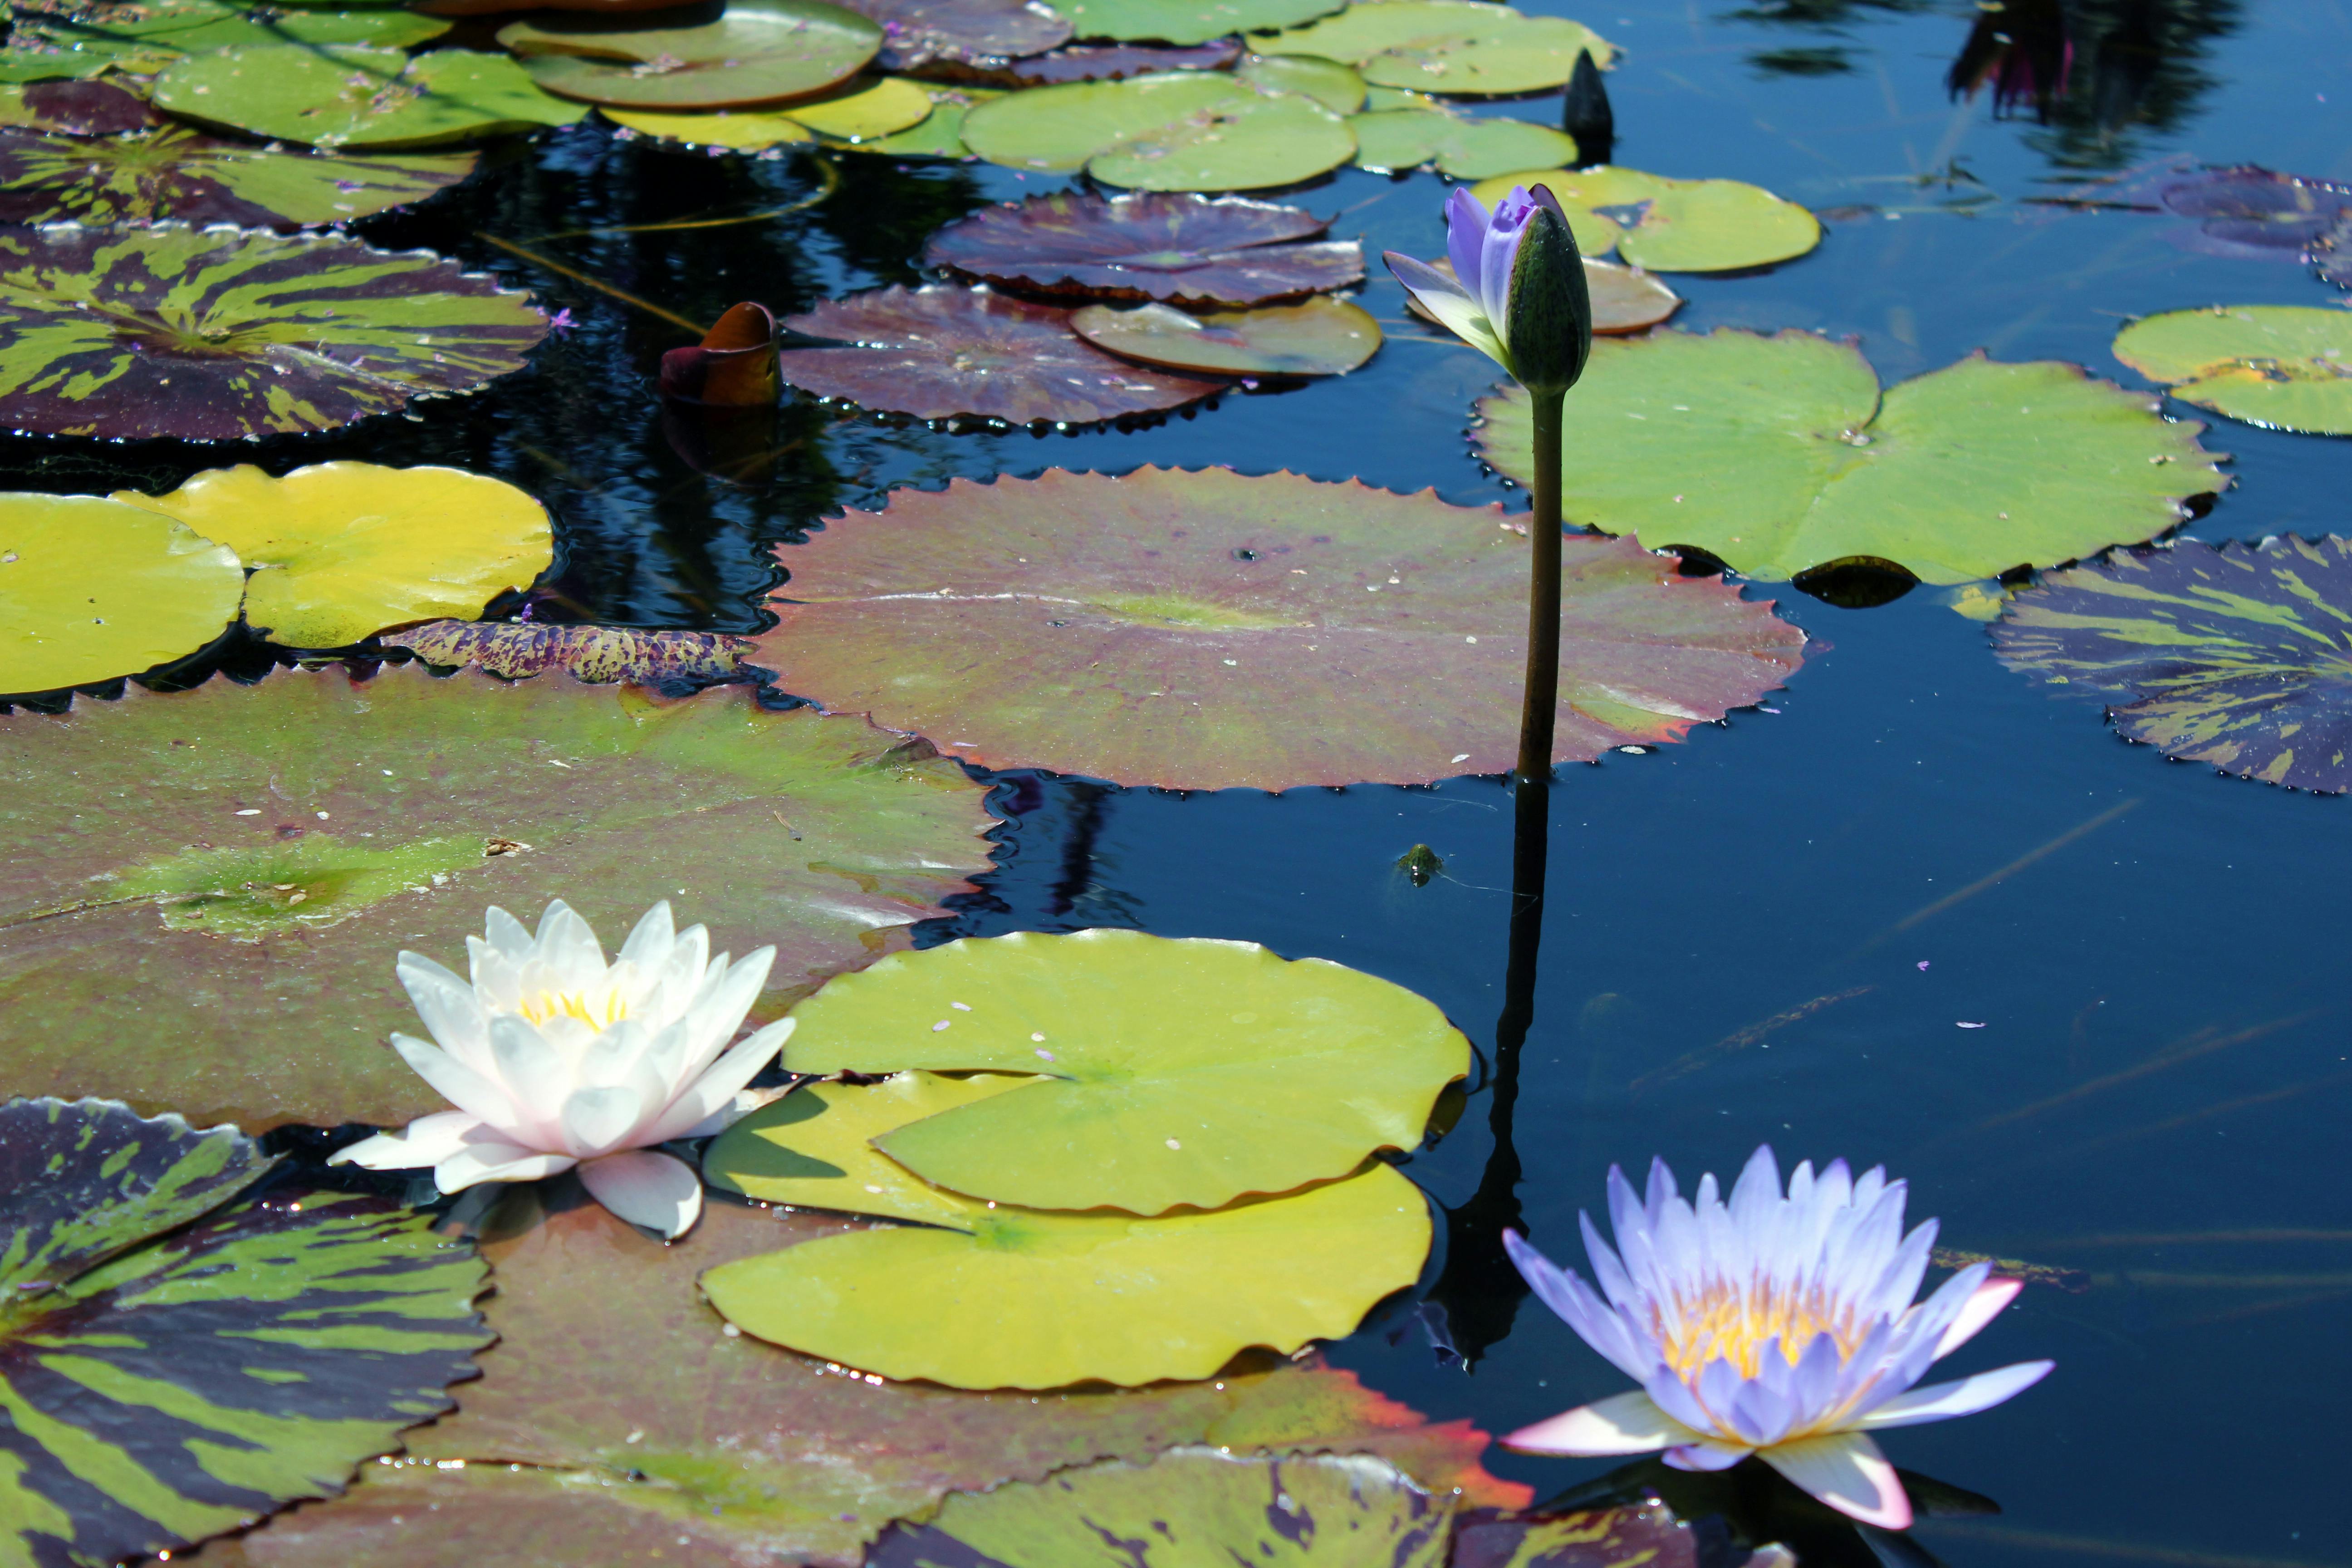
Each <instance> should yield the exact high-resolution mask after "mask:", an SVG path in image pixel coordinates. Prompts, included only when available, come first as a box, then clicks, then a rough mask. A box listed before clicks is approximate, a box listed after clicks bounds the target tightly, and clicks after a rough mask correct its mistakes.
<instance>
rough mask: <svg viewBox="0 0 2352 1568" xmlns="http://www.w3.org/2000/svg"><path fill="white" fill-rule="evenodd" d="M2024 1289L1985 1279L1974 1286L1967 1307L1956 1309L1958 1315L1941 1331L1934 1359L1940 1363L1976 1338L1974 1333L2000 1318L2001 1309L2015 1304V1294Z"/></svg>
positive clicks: (2015, 1281) (2021, 1282)
mask: <svg viewBox="0 0 2352 1568" xmlns="http://www.w3.org/2000/svg"><path fill="white" fill-rule="evenodd" d="M2022 1289H2025V1281H2024V1280H2022V1279H1988V1280H1986V1281H1985V1282H1984V1283H1983V1284H1981V1285H1979V1286H1978V1287H1977V1289H1976V1293H1975V1294H1974V1295H1972V1296H1970V1297H1969V1302H1968V1305H1967V1306H1965V1307H1962V1308H1961V1309H1960V1315H1959V1316H1958V1317H1957V1318H1954V1319H1953V1320H1952V1323H1951V1327H1949V1328H1948V1329H1946V1330H1945V1331H1944V1337H1943V1338H1942V1339H1940V1340H1937V1342H1936V1359H1937V1360H1938V1361H1941V1360H1942V1359H1943V1358H1944V1357H1946V1356H1948V1355H1949V1354H1951V1353H1952V1352H1954V1351H1956V1350H1958V1349H1959V1348H1960V1347H1961V1346H1962V1345H1964V1344H1966V1343H1968V1342H1969V1341H1970V1340H1972V1339H1974V1338H1976V1337H1977V1333H1978V1331H1979V1330H1981V1329H1982V1328H1983V1327H1984V1326H1985V1325H1986V1324H1987V1323H1990V1322H1991V1321H1993V1320H1994V1319H1995V1318H1998V1317H2000V1313H2001V1309H2002V1308H2004V1307H2006V1306H2008V1305H2009V1304H2010V1303H2011V1301H2014V1300H2017V1293H2018V1292H2019V1291H2020V1290H2022Z"/></svg>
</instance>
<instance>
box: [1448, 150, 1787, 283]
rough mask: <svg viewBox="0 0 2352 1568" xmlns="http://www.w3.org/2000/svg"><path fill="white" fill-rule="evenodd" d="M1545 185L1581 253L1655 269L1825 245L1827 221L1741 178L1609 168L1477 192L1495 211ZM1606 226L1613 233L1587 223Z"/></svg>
mask: <svg viewBox="0 0 2352 1568" xmlns="http://www.w3.org/2000/svg"><path fill="white" fill-rule="evenodd" d="M1537 184H1544V185H1548V186H1549V187H1550V189H1551V194H1552V195H1555V196H1557V197H1559V201H1560V203H1561V205H1563V206H1564V207H1565V208H1566V209H1567V211H1568V214H1569V222H1570V226H1571V227H1573V228H1574V229H1575V231H1576V243H1577V247H1578V248H1579V249H1580V250H1582V251H1584V252H1585V253H1586V254H1587V255H1599V254H1601V252H1603V251H1606V250H1608V249H1609V248H1610V245H1611V244H1613V245H1614V246H1615V247H1616V249H1617V254H1618V255H1619V256H1620V257H1622V258H1623V259H1624V260H1625V261H1627V262H1628V263H1630V264H1631V265H1633V266H1635V267H1641V268H1648V269H1649V270H1650V271H1653V272H1729V271H1736V270H1738V269H1739V268H1748V267H1767V266H1769V265H1771V264H1772V263H1773V262H1776V261H1786V260H1788V259H1790V258H1791V257H1797V256H1802V255H1804V254H1805V253H1806V252H1807V251H1809V250H1811V249H1812V248H1813V247H1815V246H1817V245H1819V244H1820V243H1821V242H1822V226H1821V222H1820V220H1819V219H1817V218H1815V217H1814V216H1813V215H1812V214H1811V213H1810V212H1807V211H1806V210H1805V209H1804V208H1803V207H1801V206H1799V205H1797V204H1796V203H1794V202H1789V201H1783V200H1781V199H1780V197H1779V196H1776V195H1773V194H1772V193H1771V192H1769V191H1768V190H1765V189H1763V188H1762V187H1761V186H1759V185H1750V184H1742V183H1741V182H1739V181H1738V180H1672V179H1668V178H1666V177H1665V176H1664V175H1663V174H1643V172H1642V171H1641V170H1639V169H1621V168H1615V167H1609V166H1603V167H1600V168H1592V169H1523V170H1521V171H1519V172H1518V173H1516V174H1498V175H1496V176H1495V177H1494V178H1493V179H1489V180H1483V181H1481V182H1480V183H1479V184H1476V185H1474V186H1472V187H1471V191H1472V194H1473V195H1475V196H1476V197H1477V198H1478V199H1479V200H1480V201H1482V202H1485V203H1486V205H1488V206H1492V205H1495V204H1496V202H1498V201H1500V200H1501V199H1502V198H1503V197H1505V196H1507V195H1510V193H1511V187H1513V186H1514V185H1523V186H1527V187H1529V188H1532V187H1534V186H1535V185H1537ZM1607 214H1615V215H1617V216H1616V217H1615V218H1613V219H1612V218H1610V217H1608V216H1606V215H1607ZM1636 214H1638V215H1639V216H1638V217H1636V216H1634V215H1636ZM1604 222H1605V223H1608V224H1609V225H1610V228H1611V230H1613V231H1614V232H1613V233H1612V232H1607V231H1603V230H1601V229H1600V228H1599V227H1597V225H1599V224H1601V223H1604ZM1588 224H1591V225H1595V226H1594V227H1591V228H1588V226H1587V225H1588ZM1604 238H1605V239H1606V240H1607V243H1602V242H1601V241H1602V240H1603V239H1604Z"/></svg>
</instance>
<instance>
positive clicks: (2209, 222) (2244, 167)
mask: <svg viewBox="0 0 2352 1568" xmlns="http://www.w3.org/2000/svg"><path fill="white" fill-rule="evenodd" d="M2157 195H2158V200H2160V201H2161V202H2163V204H2164V206H2165V210H2166V211H2168V212H2172V213H2178V214H2179V216H2182V217H2189V218H2196V219H2198V220H2199V222H2198V226H2197V228H2196V230H2195V232H2194V233H2193V234H2192V235H2191V236H2189V237H2188V238H2187V240H2186V241H2185V243H2186V244H2187V245H2188V246H2189V248H2190V249H2193V250H2200V251H2204V252H2206V253H2207V254H2210V255H2214V256H2234V257H2244V258H2252V259H2264V258H2269V259H2276V260H2282V261H2293V260H2295V259H2297V258H2300V257H2301V256H2302V255H2303V254H2304V252H2305V251H2306V250H2309V249H2310V248H2311V247H2312V246H2313V245H2314V244H2315V242H2316V241H2317V240H2318V239H2319V237H2321V236H2322V235H2324V234H2326V232H2327V231H2328V229H2329V228H2330V227H2331V226H2334V224H2335V222H2336V218H2337V217H2338V216H2341V215H2343V214H2344V213H2346V212H2347V211H2352V185H2343V184H2336V182H2334V181H2332V180H2310V179H2305V178H2304V177H2303V176H2302V175H2300V174H2279V173H2277V172H2276V171H2274V170H2271V169H2264V168H2260V167H2258V166H2256V165H2254V164H2252V163H2242V164H2238V165H2236V166H2234V167H2231V168H2226V169H2200V170H2199V171H2197V172H2196V173H2195V174H2184V175H2182V176H2180V177H2179V178H2178V179H2173V180H2168V181H2166V182H2165V183H2164V184H2162V185H2161V186H2159V187H2158V192H2157Z"/></svg>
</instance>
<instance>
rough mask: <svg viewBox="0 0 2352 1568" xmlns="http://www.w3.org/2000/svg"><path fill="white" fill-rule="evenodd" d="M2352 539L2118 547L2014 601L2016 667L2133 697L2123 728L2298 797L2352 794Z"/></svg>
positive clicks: (2119, 712)
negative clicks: (2351, 628)
mask: <svg viewBox="0 0 2352 1568" xmlns="http://www.w3.org/2000/svg"><path fill="white" fill-rule="evenodd" d="M2347 624H2352V542H2347V541H2346V540H2343V539H2340V538H2338V537H2336V535H2334V534H2329V535H2327V536H2326V537H2325V538H2322V539H2316V540H2304V539H2296V538H2293V537H2289V538H2284V539H2268V540H2264V541H2263V542H2261V543H2259V544H2250V543H2246V542H2242V541H2235V540H2233V541H2230V542H2225V543H2222V544H2219V545H2213V544H2204V543H2200V542H2197V541H2194V540H2183V541H2182V542H2179V544H2176V545H2174V546H2172V547H2171V548H2170V549H2166V550H2133V551H2122V552H2117V553H2116V554H2115V555H2114V556H2113V557H2111V558H2110V559H2108V560H2106V561H2103V562H2097V563H2090V564H2086V565H2083V566H2078V567H2075V568H2074V570H2072V571H2067V572H2053V573H2051V574H2047V575H2045V576H2044V577H2043V578H2042V580H2041V582H2039V583H2037V584H2034V585H2033V586H2032V587H2031V588H2028V589H2026V590H2025V591H2024V592H2023V593H2021V594H2019V595H2017V597H2016V598H2015V599H2013V600H2012V601H2011V603H2010V605H2009V606H2008V608H2007V613H2006V614H2004V615H2003V616H2001V618H2000V621H1999V623H1998V624H1996V625H1995V626H1994V627H1993V647H1995V649H1997V650H1998V651H1999V652H2000V657H2001V659H2002V661H2003V662H2004V663H2006V664H2007V665H2009V667H2010V668H2012V669H2022V670H2028V671H2031V672H2033V673H2035V674H2039V675H2042V676H2043V677H2045V678H2046V679H2050V680H2052V681H2055V682H2060V683H2063V684H2072V685H2077V686H2087V687H2090V688H2092V689H2096V690H2105V691H2117V692H2125V693H2128V694H2129V700H2126V701H2125V702H2121V703H2118V704H2116V706H2114V707H2112V708H2110V709H2108V710H2107V714H2108V717H2109V718H2111V719H2113V720H2114V721H2115V723H2116V729H2117V730H2118V731H2121V732H2122V733H2123V735H2124V736H2125V737H2126V739H2128V740H2133V741H2138V742H2144V743H2146V744H2147V745H2151V746H2154V747H2156V748H2157V750H2158V751H2160V752H2163V753H2164V754H2165V755H2166V756H2168V757H2174V758H2179V759H2182V760H2185V761H2189V762H2200V763H2212V764H2213V765H2214V766H2215V767H2217V768H2220V769H2221V771H2222V772H2223V773H2235V774H2237V775H2239V776H2240V777H2242V778H2252V779H2261V780H2262V781H2263V782H2264V783H2265V784H2285V785H2287V786H2289V787H2291V788H2294V789H2308V790H2317V791H2320V792H2323V793H2326V794H2330V795H2335V794H2341V793H2342V792H2343V791H2345V790H2347V789H2352V645H2347V638H2346V636H2345V630H2344V628H2345V626H2347Z"/></svg>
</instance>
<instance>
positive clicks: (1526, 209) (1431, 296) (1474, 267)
mask: <svg viewBox="0 0 2352 1568" xmlns="http://www.w3.org/2000/svg"><path fill="white" fill-rule="evenodd" d="M1546 205H1549V207H1550V209H1551V211H1552V212H1554V213H1555V214H1557V213H1558V212H1559V204H1558V203H1557V202H1550V201H1549V193H1545V194H1544V196H1543V197H1540V198H1539V197H1538V196H1531V195H1528V193H1527V191H1526V190H1525V189H1523V188H1520V187H1517V186H1514V187H1513V188H1512V191H1511V194H1510V195H1507V196H1505V197H1504V198H1503V199H1502V200H1501V201H1500V202H1498V203H1496V205H1495V210H1494V211H1493V212H1491V213H1490V212H1488V211H1487V210H1486V205H1485V204H1484V203H1482V202H1480V201H1479V200H1478V198H1477V197H1476V196H1474V195H1471V194H1470V193H1469V192H1468V191H1467V190H1456V191H1455V192H1454V194H1453V195H1452V196H1450V197H1448V198H1447V200H1446V203H1445V254H1446V259H1447V261H1448V262H1449V263H1450V264H1451V265H1452V267H1453V269H1454V276H1453V277H1452V278H1448V277H1446V275H1445V274H1444V273H1443V272H1441V271H1439V270H1438V269H1437V268H1434V267H1431V266H1429V265H1427V264H1426V263H1424V262H1421V261H1416V260H1414V259H1413V258H1411V257H1409V256H1402V255H1399V254H1398V253H1397V252H1395V251H1390V252H1389V253H1388V254H1387V256H1386V258H1385V259H1386V260H1387V262H1388V264H1389V270H1390V271H1391V272H1393V273H1395V274H1396V276H1397V279H1398V281H1400V282H1402V284H1403V285H1404V286H1405V287H1406V289H1410V290H1411V291H1412V295H1413V298H1414V299H1416V300H1419V301H1420V302H1421V305H1422V307H1423V309H1424V310H1428V311H1429V313H1430V314H1431V315H1433V316H1434V317H1436V318H1437V319H1438V320H1439V321H1442V322H1444V324H1445V325H1446V327H1448V328H1449V329H1451V330H1452V331H1454V334H1455V335H1456V336H1458V337H1460V338H1461V339H1462V340H1463V341H1464V342H1467V343H1469V344H1470V345H1471V346H1472V347H1473V348H1475V349H1477V350H1478V351H1480V352H1481V353H1485V354H1486V356H1487V357H1488V358H1490V359H1492V360H1494V361H1495V363H1497V364H1499V365H1501V366H1502V367H1503V368H1504V369H1505V370H1507V371H1509V372H1510V373H1511V374H1513V375H1515V376H1520V367H1519V365H1518V363H1517V356H1516V355H1514V354H1513V353H1512V352H1511V345H1510V326H1511V321H1512V310H1511V294H1512V287H1513V282H1514V279H1517V278H1518V277H1519V274H1520V271H1521V268H1520V267H1519V265H1518V263H1519V250H1520V247H1521V246H1522V244H1523V243H1524V242H1525V241H1526V239H1527V237H1528V233H1529V225H1530V224H1531V223H1532V222H1533V221H1534V219H1535V216H1536V214H1537V212H1538V210H1539V209H1541V208H1543V207H1544V206H1546ZM1562 228H1563V230H1564V229H1565V221H1564V220H1563V223H1562ZM1568 250H1569V253H1570V262H1571V264H1572V265H1571V272H1570V274H1562V275H1561V276H1559V277H1554V276H1553V274H1555V273H1558V272H1559V270H1560V269H1559V268H1558V267H1556V266H1547V267H1545V268H1540V269H1538V270H1539V271H1540V273H1541V279H1540V281H1539V282H1538V281H1537V280H1536V279H1532V278H1531V279H1529V280H1528V281H1525V282H1522V283H1520V285H1519V287H1520V288H1521V289H1522V290H1523V291H1524V290H1525V289H1528V288H1530V287H1536V288H1539V289H1543V290H1545V291H1547V292H1550V291H1557V292H1558V293H1559V296H1560V297H1559V300H1557V301H1548V304H1549V305H1551V306H1555V307H1556V308H1547V309H1543V310H1540V312H1539V314H1540V315H1541V317H1542V318H1543V319H1544V320H1545V321H1547V322H1548V323H1549V322H1553V321H1557V322H1559V323H1563V324H1565V323H1572V322H1573V321H1577V320H1579V319H1580V320H1581V321H1584V322H1586V323H1587V327H1586V331H1587V332H1588V333H1589V331H1590V326H1589V323H1590V321H1591V305H1590V303H1589V302H1588V301H1587V299H1586V294H1585V289H1584V274H1583V265H1582V263H1581V262H1580V261H1578V260H1576V259H1575V258H1574V244H1573V242H1572V241H1571V242H1570V244H1569V247H1568ZM1571 274H1572V275H1571ZM1571 295H1572V296H1573V297H1572V298H1571V297H1570V296H1571ZM1527 306H1528V301H1524V300H1523V301H1522V304H1521V316H1522V318H1523V319H1529V318H1528V310H1527ZM1586 341H1587V342H1590V338H1589V336H1588V337H1587V339H1586ZM1540 357H1542V358H1543V359H1544V360H1545V361H1546V362H1547V365H1546V370H1545V372H1544V375H1543V378H1544V379H1558V375H1557V373H1556V371H1554V370H1553V369H1552V368H1551V366H1550V363H1549V362H1551V361H1554V360H1558V359H1559V358H1560V357H1561V356H1559V355H1558V354H1554V353H1549V352H1547V353H1544V354H1543V355H1542V356H1540ZM1574 360H1575V367H1576V369H1578V370H1580V369H1581V368H1582V364H1583V356H1582V355H1581V354H1580V353H1579V354H1576V355H1575V356H1574ZM1520 379H1521V380H1523V381H1524V380H1525V379H1526V377H1525V376H1520ZM1574 379H1575V376H1574V374H1569V375H1568V376H1567V380H1568V381H1573V380H1574ZM1561 384H1563V385H1564V384H1566V382H1562V383H1561Z"/></svg>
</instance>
